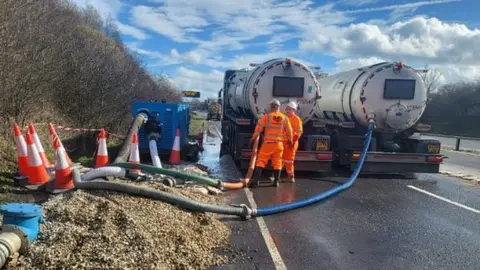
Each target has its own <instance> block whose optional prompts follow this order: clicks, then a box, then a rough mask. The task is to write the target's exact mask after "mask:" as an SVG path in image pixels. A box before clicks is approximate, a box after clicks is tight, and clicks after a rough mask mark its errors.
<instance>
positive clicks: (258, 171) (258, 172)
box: [249, 167, 263, 188]
mask: <svg viewBox="0 0 480 270" xmlns="http://www.w3.org/2000/svg"><path fill="white" fill-rule="evenodd" d="M262 172H263V168H260V167H256V168H255V172H254V173H253V179H251V180H250V185H249V186H250V187H252V188H254V187H258V186H260V178H261V177H262Z"/></svg>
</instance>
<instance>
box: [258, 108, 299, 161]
mask: <svg viewBox="0 0 480 270" xmlns="http://www.w3.org/2000/svg"><path fill="white" fill-rule="evenodd" d="M262 130H264V136H263V143H262V146H261V147H260V151H259V153H258V158H257V162H256V164H255V165H256V167H260V168H265V165H267V163H268V160H269V159H270V158H271V160H272V167H273V169H274V170H281V169H282V157H283V142H284V141H291V140H292V137H293V132H292V126H291V125H290V121H288V117H287V116H286V115H284V114H283V113H281V112H270V113H268V114H264V115H263V116H262V118H260V120H259V121H258V123H257V126H256V127H255V133H253V136H252V140H255V139H256V138H257V137H258V136H260V133H262Z"/></svg>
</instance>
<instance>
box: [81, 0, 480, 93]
mask: <svg viewBox="0 0 480 270" xmlns="http://www.w3.org/2000/svg"><path fill="white" fill-rule="evenodd" d="M74 2H76V3H77V4H78V5H80V6H82V7H84V6H85V5H86V4H90V5H92V6H94V7H96V8H97V9H98V10H99V11H100V13H101V14H102V16H104V17H106V16H111V17H112V18H113V19H115V20H116V22H117V25H118V27H119V30H120V32H121V35H122V39H123V40H124V42H125V44H126V45H127V46H128V47H129V48H130V50H132V51H134V52H136V53H138V54H140V55H141V56H142V59H143V60H144V62H145V64H146V65H147V68H148V70H149V71H150V72H151V73H152V74H161V73H164V74H168V75H169V77H170V78H171V80H172V81H173V82H174V83H175V85H177V87H178V88H180V89H182V90H197V91H201V92H202V96H209V97H213V96H215V94H216V92H217V91H218V90H219V89H220V88H221V87H222V79H223V72H224V71H225V70H226V69H229V68H245V67H248V64H249V63H252V62H264V61H267V60H269V59H271V58H275V57H293V58H295V59H297V60H300V61H302V62H304V63H306V64H309V65H316V66H320V67H321V68H322V70H323V72H327V73H336V72H340V71H344V70H349V69H353V68H357V67H361V66H364V65H370V64H373V63H376V62H379V61H397V60H403V61H404V62H406V63H407V64H408V65H411V66H415V67H424V66H426V65H428V66H429V67H431V68H438V69H439V70H440V71H441V73H442V75H443V76H442V81H443V82H455V81H465V80H471V79H475V78H480V61H478V59H480V19H479V18H478V15H477V14H478V11H479V10H480V1H478V0H425V1H413V0H398V1H394V0H337V1H320V0H316V1H314V0H310V1H300V0H287V1H284V0H243V1H239V0H223V1H218V0H74ZM476 13H477V14H476Z"/></svg>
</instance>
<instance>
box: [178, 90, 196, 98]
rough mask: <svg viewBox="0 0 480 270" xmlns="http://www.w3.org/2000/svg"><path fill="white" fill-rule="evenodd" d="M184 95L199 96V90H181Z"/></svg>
mask: <svg viewBox="0 0 480 270" xmlns="http://www.w3.org/2000/svg"><path fill="white" fill-rule="evenodd" d="M182 93H183V96H184V97H193V98H199V97H200V92H196V91H182Z"/></svg>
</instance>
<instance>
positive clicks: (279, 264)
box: [232, 160, 287, 270]
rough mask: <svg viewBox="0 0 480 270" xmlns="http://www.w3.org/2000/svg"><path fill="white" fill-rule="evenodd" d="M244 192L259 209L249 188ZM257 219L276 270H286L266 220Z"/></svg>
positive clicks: (238, 173) (238, 172) (237, 171)
mask: <svg viewBox="0 0 480 270" xmlns="http://www.w3.org/2000/svg"><path fill="white" fill-rule="evenodd" d="M232 161H233V160H232ZM234 168H235V172H236V174H237V177H238V178H239V179H240V178H241V177H242V174H241V173H240V171H239V170H238V168H237V167H234ZM243 190H244V191H245V195H246V196H247V201H248V203H249V204H250V207H251V208H257V203H256V202H255V199H254V198H253V193H252V191H251V190H250V189H249V188H244V189H243ZM255 219H256V220H257V223H258V227H259V228H260V233H261V234H262V236H263V240H264V241H265V244H266V245H267V249H268V252H270V256H271V257H272V260H273V264H274V265H275V269H277V270H286V269H287V266H286V265H285V262H284V261H283V259H282V256H280V252H278V249H277V246H276V245H275V242H274V241H273V238H272V236H271V235H270V231H269V230H268V227H267V224H266V223H265V220H264V219H263V217H255Z"/></svg>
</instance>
